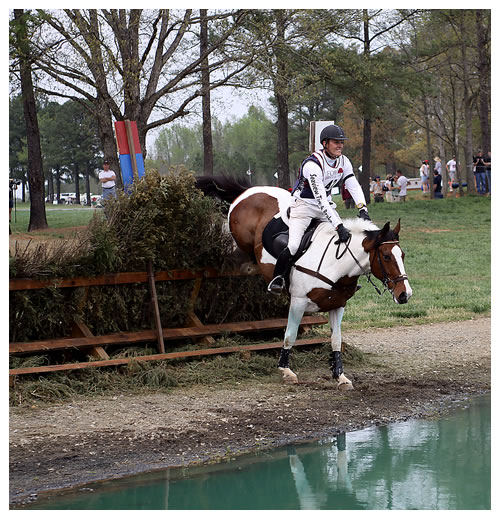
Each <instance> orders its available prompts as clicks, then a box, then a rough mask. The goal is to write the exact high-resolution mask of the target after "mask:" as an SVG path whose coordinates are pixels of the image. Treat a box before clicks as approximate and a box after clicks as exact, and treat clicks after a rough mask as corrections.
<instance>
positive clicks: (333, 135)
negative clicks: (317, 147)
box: [319, 124, 347, 143]
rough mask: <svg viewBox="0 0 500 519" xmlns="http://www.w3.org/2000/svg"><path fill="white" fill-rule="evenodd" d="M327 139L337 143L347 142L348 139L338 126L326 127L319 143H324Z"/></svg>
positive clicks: (322, 131)
mask: <svg viewBox="0 0 500 519" xmlns="http://www.w3.org/2000/svg"><path fill="white" fill-rule="evenodd" d="M325 139H335V140H336V141H345V140H346V139H347V137H346V136H345V134H344V130H343V129H342V128H341V127H340V126H337V125H336V124H330V125H329V126H325V127H324V128H323V129H322V130H321V133H320V135H319V142H321V143H323V141H324V140H325Z"/></svg>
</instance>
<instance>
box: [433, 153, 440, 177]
mask: <svg viewBox="0 0 500 519" xmlns="http://www.w3.org/2000/svg"><path fill="white" fill-rule="evenodd" d="M434 170H437V172H438V173H439V174H440V175H441V159H440V158H439V157H438V156H437V155H436V156H435V157H434ZM441 177H442V175H441Z"/></svg>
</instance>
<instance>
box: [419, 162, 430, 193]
mask: <svg viewBox="0 0 500 519" xmlns="http://www.w3.org/2000/svg"><path fill="white" fill-rule="evenodd" d="M420 180H421V183H422V189H423V191H424V193H427V192H428V191H429V161H428V160H423V161H422V165H421V166H420Z"/></svg>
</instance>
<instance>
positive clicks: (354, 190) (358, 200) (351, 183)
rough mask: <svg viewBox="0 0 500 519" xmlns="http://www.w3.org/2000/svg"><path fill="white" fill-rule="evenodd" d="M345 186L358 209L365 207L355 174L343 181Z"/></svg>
mask: <svg viewBox="0 0 500 519" xmlns="http://www.w3.org/2000/svg"><path fill="white" fill-rule="evenodd" d="M345 187H346V189H347V190H348V191H349V193H351V196H352V198H353V200H354V203H355V204H356V207H357V208H358V209H363V208H364V209H366V199H365V195H364V193H363V190H362V189H361V186H360V185H359V182H358V181H357V179H356V177H355V176H352V177H349V178H348V179H346V181H345Z"/></svg>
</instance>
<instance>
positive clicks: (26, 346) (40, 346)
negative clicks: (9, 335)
mask: <svg viewBox="0 0 500 519" xmlns="http://www.w3.org/2000/svg"><path fill="white" fill-rule="evenodd" d="M327 322H328V321H327V319H325V318H324V317H323V316H306V317H304V318H303V319H302V321H301V326H311V325H313V324H326V323H327ZM286 323H287V320H286V319H267V320H263V321H241V322H238V323H225V324H207V325H203V326H196V327H189V328H163V330H162V332H163V338H164V339H166V340H174V339H183V338H185V339H189V338H196V337H203V336H207V335H217V334H221V333H226V332H231V333H244V332H252V331H263V330H279V329H280V328H285V327H286ZM155 340H156V331H155V330H144V331H140V332H126V333H113V334H109V335H98V336H93V337H74V338H72V337H68V338H63V339H49V340H45V341H34V342H12V343H10V344H9V353H37V352H38V353H39V352H47V351H54V350H63V349H68V348H76V349H81V348H89V347H92V346H104V345H112V344H134V343H138V342H149V341H155Z"/></svg>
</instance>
